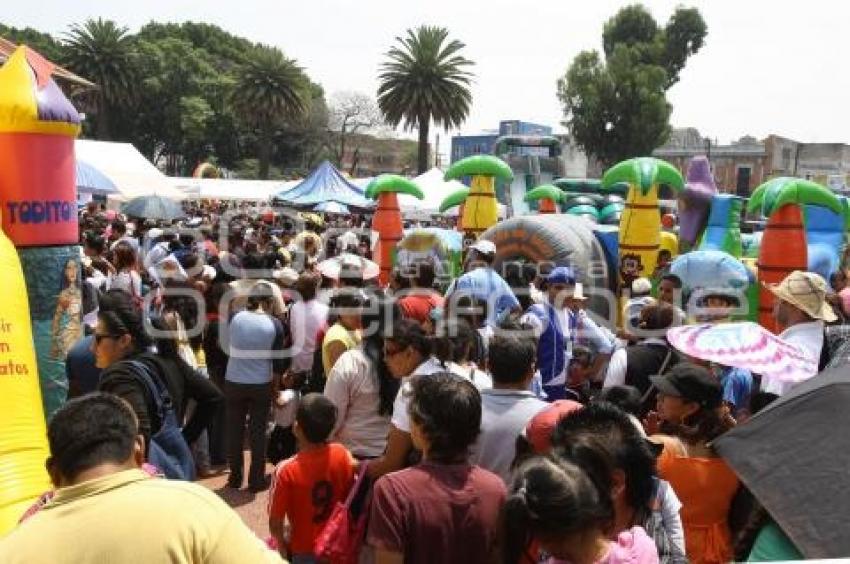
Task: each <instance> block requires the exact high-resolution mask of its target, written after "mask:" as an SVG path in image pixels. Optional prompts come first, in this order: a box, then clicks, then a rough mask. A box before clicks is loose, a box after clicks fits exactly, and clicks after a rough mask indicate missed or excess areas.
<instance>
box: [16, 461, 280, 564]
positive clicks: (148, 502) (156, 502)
mask: <svg viewBox="0 0 850 564" xmlns="http://www.w3.org/2000/svg"><path fill="white" fill-rule="evenodd" d="M0 562H3V563H4V564H17V563H20V564H36V563H40V562H50V563H52V564H53V563H63V562H68V563H74V564H87V563H97V564H107V563H109V564H111V563H116V564H124V563H136V562H138V563H151V564H153V563H171V564H184V563H185V564H190V563H201V562H203V563H205V564H216V563H225V562H227V563H230V562H252V563H262V562H277V563H279V562H283V560H282V559H281V558H280V556H279V555H278V554H277V553H276V552H273V551H270V550H268V549H267V548H266V546H265V544H264V543H263V542H262V541H261V540H260V539H259V538H258V537H257V536H256V535H255V534H254V533H253V532H251V530H250V529H248V527H247V526H245V524H244V523H243V522H242V520H241V519H240V517H239V516H238V515H237V514H236V513H235V512H234V511H233V510H232V509H230V507H228V506H227V504H225V503H224V501H222V500H221V499H220V498H219V497H218V496H217V495H216V494H214V493H213V492H211V491H209V490H207V489H206V488H204V487H203V486H199V485H197V484H191V483H188V482H180V481H173V480H165V479H162V478H152V477H150V476H148V475H147V474H145V473H144V472H142V471H140V470H125V471H123V472H117V473H115V474H111V475H109V476H105V477H103V478H97V479H94V480H90V481H87V482H83V483H81V484H77V485H74V486H70V487H67V488H61V489H60V490H58V491H57V492H56V496H55V497H54V498H53V499H52V500H51V501H50V502H48V503H47V505H45V506H44V507H43V508H42V509H41V511H39V512H38V513H36V514H35V515H34V516H33V517H32V518H30V519H29V520H27V521H25V522H24V523H23V524H21V525H19V526H18V527H17V528H16V529H14V530H13V531H12V532H10V533H9V534H8V535H7V536H6V537H4V538H2V539H0Z"/></svg>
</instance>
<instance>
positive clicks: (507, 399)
mask: <svg viewBox="0 0 850 564" xmlns="http://www.w3.org/2000/svg"><path fill="white" fill-rule="evenodd" d="M547 407H549V404H548V403H546V402H545V401H541V400H539V399H537V398H536V397H534V394H532V393H531V392H528V391H524V390H501V389H499V390H497V389H493V390H485V391H483V392H481V434H480V435H479V436H478V440H477V441H476V442H475V445H474V446H473V447H472V449H471V450H472V452H471V456H470V462H471V463H472V464H477V465H479V466H481V467H482V468H485V469H487V470H489V471H491V472H493V473H494V474H497V475H498V476H499V477H500V478H502V480H504V481H505V482H506V483H507V482H508V480H509V479H510V474H511V463H512V462H513V460H514V457H515V456H516V439H517V437H518V436H519V435H520V433H522V432H523V430H524V429H525V427H526V425H528V422H529V421H530V420H531V418H532V417H534V416H535V415H537V414H538V413H540V412H541V411H543V410H544V409H546V408H547Z"/></svg>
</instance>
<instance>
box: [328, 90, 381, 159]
mask: <svg viewBox="0 0 850 564" xmlns="http://www.w3.org/2000/svg"><path fill="white" fill-rule="evenodd" d="M328 118H329V119H328V129H329V131H330V134H331V140H330V144H331V147H332V152H333V156H334V160H335V161H336V163H337V166H341V165H342V161H343V158H344V157H345V154H346V149H348V151H349V152H351V153H352V155H353V158H352V159H351V166H350V170H349V174H353V173H354V170H355V169H356V168H357V154H358V151H359V149H360V146H359V144H358V143H357V140H358V139H360V137H358V136H357V133H363V132H367V131H371V130H374V129H375V128H377V127H380V126H381V125H383V123H384V119H383V117H382V116H381V112H380V110H379V109H378V105H377V104H376V103H375V100H373V99H372V98H370V97H369V96H367V95H366V94H363V93H362V92H336V93H335V94H334V95H333V96H332V98H331V103H330V107H329V108H328Z"/></svg>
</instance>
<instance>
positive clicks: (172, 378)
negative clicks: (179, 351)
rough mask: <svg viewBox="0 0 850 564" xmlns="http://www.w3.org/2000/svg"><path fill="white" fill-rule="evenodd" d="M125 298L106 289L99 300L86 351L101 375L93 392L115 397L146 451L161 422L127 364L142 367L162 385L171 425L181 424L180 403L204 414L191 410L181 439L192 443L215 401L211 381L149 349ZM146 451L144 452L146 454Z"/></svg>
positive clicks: (138, 318)
mask: <svg viewBox="0 0 850 564" xmlns="http://www.w3.org/2000/svg"><path fill="white" fill-rule="evenodd" d="M131 299H132V298H131V296H130V295H129V294H127V293H126V292H124V291H123V290H110V291H109V292H107V293H106V294H105V295H104V296H103V298H102V299H101V301H100V310H99V312H98V318H97V319H98V320H97V327H96V328H95V331H94V335H93V340H92V352H93V353H94V355H95V364H96V365H97V367H98V368H100V369H101V370H102V372H101V376H100V383H99V384H98V390H100V391H102V392H108V393H111V394H115V395H116V396H119V397H121V398H123V399H124V400H125V401H126V402H127V403H129V404H130V407H132V408H133V411H134V412H135V413H136V417H137V418H138V420H139V432H140V433H141V434H142V435H143V436H144V437H145V447H147V446H148V443H149V442H150V438H151V435H152V434H155V433H156V432H157V431H158V430H159V426H160V425H161V423H162V422H161V421H159V420H158V418H157V410H156V405H155V403H154V399H153V398H151V397H150V395H149V393H148V391H147V388H146V387H145V385H144V384H143V383H142V380H141V379H140V376H139V375H138V373H137V370H138V368H137V366H136V365H134V363H132V362H130V361H138V362H141V363H143V364H144V366H145V367H146V368H148V369H149V372H150V373H151V374H152V375H154V376H155V377H157V378H159V380H160V381H161V382H162V383H163V384H164V385H165V387H166V388H167V389H168V393H169V395H170V396H171V400H172V404H173V406H174V412H175V415H176V417H177V420H178V421H180V422H182V421H183V414H184V412H185V408H186V402H187V401H188V400H189V399H195V400H196V401H198V402H199V404H200V403H202V402H203V403H204V404H205V406H206V405H209V404H210V403H211V404H213V405H211V406H210V409H200V410H196V412H195V415H194V416H193V418H192V419H195V418H197V419H198V421H197V422H194V423H193V422H192V421H191V420H190V422H189V424H188V425H186V426H185V427H184V432H183V435H184V437H186V435H187V431H188V434H189V437H188V439H192V440H194V439H196V438H197V434H198V433H200V431H201V430H203V427H204V426H205V425H206V421H205V419H207V418H208V416H209V412H210V410H211V409H212V408H213V407H214V404H215V403H217V402H218V401H220V396H219V395H218V393H216V392H217V390H212V389H211V388H210V386H213V384H212V383H211V382H209V381H208V380H206V379H204V378H203V377H202V376H200V375H197V374H195V373H194V371H192V370H185V371H184V370H180V369H178V368H177V366H176V365H175V361H174V358H169V357H170V356H171V355H168V354H166V353H167V352H168V351H165V352H164V353H161V354H158V353H155V352H153V350H152V348H151V344H152V343H151V339H150V337H149V336H148V334H147V333H146V332H145V327H144V324H143V321H142V315H141V312H140V311H139V310H138V309H136V308H135V307H134V305H133V303H132V301H131ZM165 329H166V328H165V326H164V325H162V326H160V328H159V330H160V331H164V330H165ZM146 452H147V450H146Z"/></svg>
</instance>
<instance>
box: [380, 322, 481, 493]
mask: <svg viewBox="0 0 850 564" xmlns="http://www.w3.org/2000/svg"><path fill="white" fill-rule="evenodd" d="M434 345H435V342H434V339H433V337H430V336H429V335H427V334H426V333H425V330H424V329H423V328H422V326H421V325H420V324H419V323H418V322H416V321H413V320H411V319H401V320H399V321H397V322H396V323H395V324H394V325H393V329H392V333H391V334H390V335H388V336H387V337H385V338H384V363H385V364H386V365H387V368H388V369H389V372H390V374H392V375H393V376H394V377H395V378H398V379H399V380H401V387H400V389H399V391H398V394H397V395H396V398H395V402H394V403H393V411H392V418H391V420H390V431H389V434H388V435H387V449H386V451H385V452H384V454H383V456H381V457H380V458H378V459H375V460H373V461H372V462H371V463H370V465H369V475H370V476H371V477H373V478H374V477H378V476H383V475H384V474H387V473H388V472H395V471H396V470H401V469H402V468H404V467H405V466H407V463H408V458H409V456H410V454H411V453H412V451H413V440H412V439H411V436H410V417H409V415H408V404H409V403H410V387H411V382H412V380H413V378H414V377H416V376H422V377H428V376H431V375H433V374H437V373H440V372H452V373H454V374H455V375H456V376H460V377H462V378H465V379H467V380H470V379H471V378H470V371H469V369H463V368H461V367H460V366H459V365H457V364H455V363H454V362H445V361H443V360H440V359H439V358H437V357H435V356H432V353H433V352H434ZM475 384H476V386H478V382H476V383H475ZM491 385H492V384H491Z"/></svg>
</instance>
